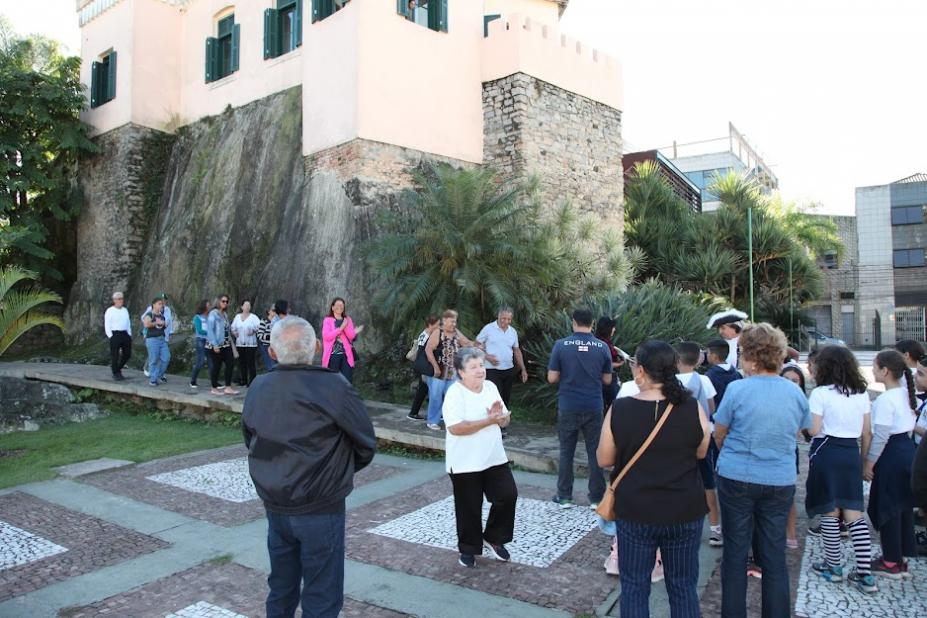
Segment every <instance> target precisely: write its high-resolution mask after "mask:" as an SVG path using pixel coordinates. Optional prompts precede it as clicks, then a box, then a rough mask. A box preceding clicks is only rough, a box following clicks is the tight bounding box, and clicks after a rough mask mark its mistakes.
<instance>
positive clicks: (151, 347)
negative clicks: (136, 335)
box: [145, 337, 171, 384]
mask: <svg viewBox="0 0 927 618" xmlns="http://www.w3.org/2000/svg"><path fill="white" fill-rule="evenodd" d="M145 347H146V348H148V381H149V382H150V383H151V384H157V383H158V380H160V379H161V376H163V375H164V374H165V373H167V364H168V363H169V362H171V349H170V348H169V347H167V341H165V340H164V337H148V338H146V339H145Z"/></svg>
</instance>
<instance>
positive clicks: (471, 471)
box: [442, 348, 518, 568]
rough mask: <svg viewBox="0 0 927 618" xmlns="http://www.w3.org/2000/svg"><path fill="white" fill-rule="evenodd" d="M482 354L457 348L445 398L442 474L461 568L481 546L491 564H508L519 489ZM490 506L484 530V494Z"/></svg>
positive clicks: (503, 412) (504, 415)
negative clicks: (447, 481)
mask: <svg viewBox="0 0 927 618" xmlns="http://www.w3.org/2000/svg"><path fill="white" fill-rule="evenodd" d="M484 358H485V354H484V353H483V352H482V351H481V350H479V349H476V348H461V349H460V350H459V351H458V352H457V354H456V355H455V356H454V368H455V369H456V370H457V375H458V378H459V379H458V381H456V382H454V383H453V384H452V385H451V386H450V387H449V388H448V389H447V394H446V395H445V396H444V404H443V407H442V411H443V413H444V424H445V426H446V427H447V438H446V443H445V452H446V467H447V473H448V474H449V475H450V477H451V483H452V484H453V485H454V513H455V515H456V517H457V547H458V549H459V550H460V559H459V561H458V562H459V563H460V565H461V566H465V567H471V568H472V567H474V566H476V555H477V554H482V553H483V545H485V546H486V548H487V549H488V550H489V553H490V555H492V557H494V558H495V559H496V560H502V561H504V562H508V561H509V559H510V556H509V552H508V550H507V549H506V548H505V544H506V543H509V542H510V541H511V540H512V535H513V533H514V530H515V502H516V501H517V499H518V489H517V488H516V487H515V477H514V476H512V470H511V469H510V468H509V465H508V457H507V456H506V454H505V449H504V448H503V446H502V427H506V426H508V424H509V421H510V420H511V416H510V415H509V411H508V410H507V409H506V408H505V404H503V403H502V398H501V397H500V396H499V391H498V390H497V389H496V385H495V384H493V383H492V382H490V381H488V380H486V369H485V368H484V367H483V359H484ZM484 494H485V495H486V499H487V500H488V501H489V502H490V503H491V504H492V507H491V508H490V510H489V519H488V520H487V521H486V529H485V530H484V529H483V524H482V521H483V520H482V514H483V495H484Z"/></svg>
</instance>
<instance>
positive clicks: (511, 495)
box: [449, 463, 518, 556]
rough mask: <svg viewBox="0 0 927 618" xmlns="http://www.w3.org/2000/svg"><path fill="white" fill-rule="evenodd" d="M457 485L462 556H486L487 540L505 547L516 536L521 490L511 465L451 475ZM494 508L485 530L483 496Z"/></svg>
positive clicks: (456, 504)
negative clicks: (516, 519)
mask: <svg viewBox="0 0 927 618" xmlns="http://www.w3.org/2000/svg"><path fill="white" fill-rule="evenodd" d="M449 476H450V477H451V483H452V484H453V485H454V513H455V515H456V517H457V548H458V549H459V550H460V553H462V554H473V555H474V556H478V555H480V554H481V553H483V540H484V539H485V540H486V541H487V542H488V543H492V544H493V545H505V544H506V543H508V542H510V541H511V540H512V535H513V534H514V533H515V503H516V502H517V501H518V488H517V487H515V477H514V476H512V469H511V468H509V465H508V464H507V463H504V464H501V465H498V466H493V467H492V468H487V469H485V470H483V471H481V472H465V473H463V474H453V473H451V474H450V475H449ZM484 494H485V495H486V500H488V501H489V502H490V503H491V504H492V507H491V508H490V509H489V519H487V520H486V530H483V495H484Z"/></svg>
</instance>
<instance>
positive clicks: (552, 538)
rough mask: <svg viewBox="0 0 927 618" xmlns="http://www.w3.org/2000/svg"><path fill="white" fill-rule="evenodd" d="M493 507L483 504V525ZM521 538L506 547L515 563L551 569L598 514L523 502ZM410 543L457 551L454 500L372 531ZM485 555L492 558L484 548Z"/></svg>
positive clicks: (520, 501)
mask: <svg viewBox="0 0 927 618" xmlns="http://www.w3.org/2000/svg"><path fill="white" fill-rule="evenodd" d="M489 507H490V505H489V503H488V502H484V503H483V524H484V525H485V523H486V519H487V517H488V516H489ZM515 521H516V522H518V535H517V536H516V538H515V539H514V540H513V541H512V542H511V543H509V544H508V545H506V547H507V548H508V550H509V553H511V554H512V562H516V563H518V564H526V565H529V566H535V567H542V568H546V567H549V566H550V565H551V564H552V563H553V562H554V561H555V560H557V559H558V558H559V557H560V556H562V555H563V554H564V553H566V552H567V551H569V549H570V548H571V547H573V545H575V544H576V543H577V542H578V541H579V540H580V539H582V538H583V537H585V536H586V535H587V534H589V532H590V531H592V530H594V529H595V528H596V515H595V512H594V511H592V510H591V509H588V508H569V509H564V508H561V507H560V506H558V505H556V504H554V503H553V502H551V501H550V500H535V499H532V498H519V499H518V504H517V505H516V508H515ZM369 532H372V533H373V534H379V535H382V536H388V537H391V538H394V539H399V540H401V541H407V542H409V543H417V544H419V545H429V546H431V547H439V548H442V549H451V550H455V551H456V549H457V527H456V522H455V519H454V497H453V496H448V497H447V498H445V499H443V500H439V501H437V502H433V503H431V504H429V505H428V506H425V507H422V508H420V509H418V510H415V511H412V512H411V513H408V514H406V515H403V516H401V517H398V518H396V519H393V520H391V521H388V522H386V523H384V524H381V525H379V526H377V527H375V528H372V529H371V530H369ZM483 555H484V556H486V557H489V556H490V554H489V552H488V550H486V549H485V548H484V550H483Z"/></svg>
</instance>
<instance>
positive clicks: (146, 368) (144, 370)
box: [142, 367, 150, 378]
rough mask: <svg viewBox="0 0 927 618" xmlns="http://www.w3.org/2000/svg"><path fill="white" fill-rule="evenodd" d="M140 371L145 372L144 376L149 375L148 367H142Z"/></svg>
mask: <svg viewBox="0 0 927 618" xmlns="http://www.w3.org/2000/svg"><path fill="white" fill-rule="evenodd" d="M142 372H143V373H144V374H145V377H146V378H147V377H148V376H149V375H150V374H149V373H148V367H145V368H143V369H142Z"/></svg>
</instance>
